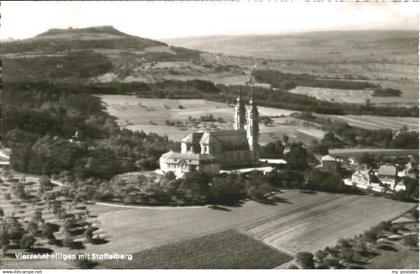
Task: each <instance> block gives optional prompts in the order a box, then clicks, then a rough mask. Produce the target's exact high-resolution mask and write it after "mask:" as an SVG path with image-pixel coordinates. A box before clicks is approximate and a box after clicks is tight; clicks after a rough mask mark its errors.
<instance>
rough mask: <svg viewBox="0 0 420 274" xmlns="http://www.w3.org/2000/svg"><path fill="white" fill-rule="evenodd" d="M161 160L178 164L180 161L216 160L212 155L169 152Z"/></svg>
mask: <svg viewBox="0 0 420 274" xmlns="http://www.w3.org/2000/svg"><path fill="white" fill-rule="evenodd" d="M161 158H163V159H166V160H169V162H178V161H180V160H187V161H193V162H196V163H198V162H212V161H215V160H216V158H215V157H214V156H212V155H210V154H199V153H180V152H175V151H172V150H171V151H168V152H166V153H165V154H162V156H161Z"/></svg>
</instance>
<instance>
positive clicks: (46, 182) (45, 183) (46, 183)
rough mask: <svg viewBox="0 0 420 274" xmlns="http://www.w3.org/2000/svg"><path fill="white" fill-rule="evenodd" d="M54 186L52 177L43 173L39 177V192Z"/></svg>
mask: <svg viewBox="0 0 420 274" xmlns="http://www.w3.org/2000/svg"><path fill="white" fill-rule="evenodd" d="M51 187H52V185H51V181H50V178H48V177H47V176H45V175H43V176H41V178H39V192H40V193H41V194H42V193H44V192H45V191H47V190H50V189H51Z"/></svg>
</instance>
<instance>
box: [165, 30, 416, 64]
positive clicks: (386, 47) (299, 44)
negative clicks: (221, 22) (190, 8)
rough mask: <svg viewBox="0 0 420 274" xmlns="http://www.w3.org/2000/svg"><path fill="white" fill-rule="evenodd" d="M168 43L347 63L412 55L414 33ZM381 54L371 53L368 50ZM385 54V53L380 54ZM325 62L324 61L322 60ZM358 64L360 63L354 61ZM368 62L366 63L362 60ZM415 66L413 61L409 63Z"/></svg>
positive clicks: (343, 33)
mask: <svg viewBox="0 0 420 274" xmlns="http://www.w3.org/2000/svg"><path fill="white" fill-rule="evenodd" d="M165 42H167V43H168V44H172V45H176V46H181V47H187V48H191V49H197V50H203V51H209V52H214V53H223V54H227V55H237V56H253V57H261V58H268V59H281V60H304V61H310V60H317V61H323V60H320V59H319V58H320V57H322V56H328V55H331V54H332V55H337V56H339V55H341V57H342V59H344V60H347V61H349V59H350V60H351V59H355V58H358V57H361V56H362V57H365V54H366V53H368V54H371V53H372V56H371V57H370V58H372V57H375V56H379V55H383V54H388V56H383V57H385V58H389V57H390V56H389V54H391V53H395V52H396V50H399V54H404V55H405V54H416V53H417V49H418V32H416V31H325V32H308V33H297V34H288V35H240V36H204V37H189V38H176V39H166V40H165ZM374 49H376V50H381V52H377V53H374V52H371V51H372V50H374ZM383 51H386V52H383ZM324 61H325V62H327V60H325V59H324ZM358 61H361V60H358ZM366 61H368V60H366ZM409 61H410V63H416V62H417V61H416V60H412V59H411V60H409Z"/></svg>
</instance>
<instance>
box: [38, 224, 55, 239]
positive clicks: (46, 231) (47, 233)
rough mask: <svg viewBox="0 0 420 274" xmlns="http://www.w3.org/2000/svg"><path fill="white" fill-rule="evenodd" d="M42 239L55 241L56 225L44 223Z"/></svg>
mask: <svg viewBox="0 0 420 274" xmlns="http://www.w3.org/2000/svg"><path fill="white" fill-rule="evenodd" d="M41 233H42V237H44V238H46V239H48V240H55V236H54V225H53V224H51V223H43V224H42V225H41Z"/></svg>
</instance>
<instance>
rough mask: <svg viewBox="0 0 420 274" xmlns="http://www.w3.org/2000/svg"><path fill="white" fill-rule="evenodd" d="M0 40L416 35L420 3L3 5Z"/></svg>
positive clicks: (264, 0) (253, 0) (267, 0)
mask: <svg viewBox="0 0 420 274" xmlns="http://www.w3.org/2000/svg"><path fill="white" fill-rule="evenodd" d="M0 9H1V21H0V22H1V26H0V39H1V40H4V39H9V38H14V39H22V38H29V37H33V36H35V35H37V34H39V33H42V32H45V31H47V30H48V29H50V28H68V27H73V28H82V27H91V26H101V25H113V26H114V27H115V28H117V29H118V30H120V31H123V32H125V33H128V34H132V35H136V36H141V37H147V38H152V39H164V38H177V37H192V36H208V35H247V34H282V33H296V32H307V31H326V30H371V29H378V30H384V29H404V30H405V29H409V30H418V28H419V12H420V3H390V2H387V3H383V2H376V3H375V2H370V3H363V2H345V3H343V2H342V3H340V2H335V1H332V2H322V3H316V2H303V1H301V0H293V2H281V1H280V0H241V1H239V2H233V1H232V2H223V1H218V2H205V1H204V2H203V1H200V2H188V1H186V2H173V1H171V2H156V1H151V2H120V1H115V2H102V1H98V2H93V1H92V2H89V1H88V2H73V1H72V2H53V1H51V2H36V1H34V2H24V1H13V2H5V1H3V2H2V3H1V8H0Z"/></svg>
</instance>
